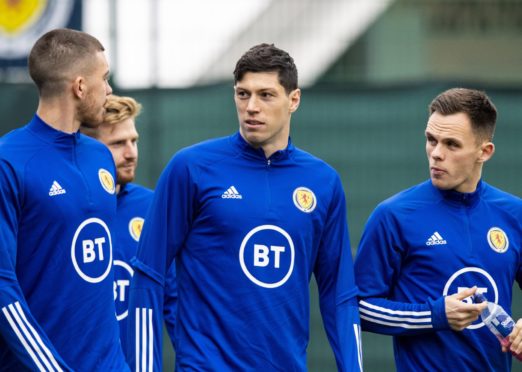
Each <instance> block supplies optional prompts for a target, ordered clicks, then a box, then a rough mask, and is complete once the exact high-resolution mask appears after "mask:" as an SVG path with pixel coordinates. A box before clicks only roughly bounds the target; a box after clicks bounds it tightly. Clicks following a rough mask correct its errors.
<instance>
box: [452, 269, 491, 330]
mask: <svg viewBox="0 0 522 372" xmlns="http://www.w3.org/2000/svg"><path fill="white" fill-rule="evenodd" d="M466 273H477V274H480V275H482V276H484V277H485V278H486V279H487V280H488V282H489V284H490V285H491V287H492V288H493V292H494V295H495V303H496V304H497V303H498V288H497V284H496V283H495V281H494V280H493V278H492V277H491V275H489V273H488V272H487V271H485V270H483V269H481V268H478V267H465V268H463V269H460V270H459V271H457V272H455V273H454V274H453V275H452V276H451V277H450V278H449V279H448V281H447V282H446V285H445V286H444V292H443V293H442V294H443V295H444V296H447V295H448V292H449V289H450V287H451V285H452V284H453V283H454V282H455V281H456V279H457V278H458V277H460V276H461V275H463V274H466ZM466 288H468V287H462V288H461V287H459V289H466ZM480 289H481V288H477V291H480ZM486 290H487V288H486ZM481 292H482V291H481ZM451 294H452V293H451ZM479 319H480V318H479ZM483 326H484V323H483V322H480V323H477V324H471V325H470V326H468V327H467V328H468V329H477V328H481V327H483Z"/></svg>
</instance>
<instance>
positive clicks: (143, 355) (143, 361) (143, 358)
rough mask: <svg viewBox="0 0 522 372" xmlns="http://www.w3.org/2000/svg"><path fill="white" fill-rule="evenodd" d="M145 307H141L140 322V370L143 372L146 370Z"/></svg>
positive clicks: (146, 334)
mask: <svg viewBox="0 0 522 372" xmlns="http://www.w3.org/2000/svg"><path fill="white" fill-rule="evenodd" d="M146 314H147V309H145V308H143V309H141V324H142V332H141V333H142V334H143V336H142V339H141V347H142V350H141V368H142V369H141V370H142V371H143V372H145V371H147V337H148V332H147V316H146Z"/></svg>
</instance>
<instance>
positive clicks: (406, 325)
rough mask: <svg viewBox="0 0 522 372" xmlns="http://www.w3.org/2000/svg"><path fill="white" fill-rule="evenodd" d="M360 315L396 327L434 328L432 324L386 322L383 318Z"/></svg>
mask: <svg viewBox="0 0 522 372" xmlns="http://www.w3.org/2000/svg"><path fill="white" fill-rule="evenodd" d="M360 316H361V319H364V320H367V321H369V322H372V323H377V324H382V325H387V326H391V327H395V328H407V329H426V328H433V326H432V325H431V324H419V325H414V324H408V323H392V322H385V321H383V320H377V319H373V318H369V317H367V316H364V315H362V314H360Z"/></svg>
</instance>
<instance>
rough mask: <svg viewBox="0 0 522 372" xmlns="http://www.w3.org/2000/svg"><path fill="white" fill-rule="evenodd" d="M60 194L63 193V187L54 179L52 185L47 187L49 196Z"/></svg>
mask: <svg viewBox="0 0 522 372" xmlns="http://www.w3.org/2000/svg"><path fill="white" fill-rule="evenodd" d="M60 194H65V189H63V188H62V186H60V184H59V183H58V182H56V181H54V182H53V185H52V186H51V188H50V189H49V196H55V195H60Z"/></svg>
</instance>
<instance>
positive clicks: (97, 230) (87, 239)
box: [71, 218, 112, 283]
mask: <svg viewBox="0 0 522 372" xmlns="http://www.w3.org/2000/svg"><path fill="white" fill-rule="evenodd" d="M71 260H72V263H73V266H74V269H75V270H76V272H77V273H78V275H80V277H81V278H82V279H84V280H85V281H87V282H89V283H99V282H101V281H102V280H104V279H105V278H106V277H107V275H108V274H109V272H110V271H111V266H112V242H111V234H110V232H109V228H108V227H107V225H106V224H105V222H103V221H102V220H101V219H99V218H89V219H87V220H85V221H83V222H82V223H81V224H80V226H78V228H77V229H76V232H75V233H74V237H73V241H72V244H71Z"/></svg>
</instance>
